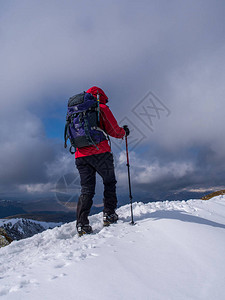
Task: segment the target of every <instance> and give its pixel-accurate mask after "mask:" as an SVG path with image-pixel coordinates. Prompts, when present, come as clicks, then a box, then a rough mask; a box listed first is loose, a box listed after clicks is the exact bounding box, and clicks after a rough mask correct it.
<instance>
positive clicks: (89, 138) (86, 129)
mask: <svg viewBox="0 0 225 300" xmlns="http://www.w3.org/2000/svg"><path fill="white" fill-rule="evenodd" d="M83 119H84V132H85V135H86V138H87V139H88V141H89V142H90V144H92V145H94V146H95V147H96V149H97V150H99V148H98V147H97V145H96V144H95V142H94V141H93V140H92V138H91V135H90V132H89V128H88V120H87V117H86V114H85V112H84V113H83Z"/></svg>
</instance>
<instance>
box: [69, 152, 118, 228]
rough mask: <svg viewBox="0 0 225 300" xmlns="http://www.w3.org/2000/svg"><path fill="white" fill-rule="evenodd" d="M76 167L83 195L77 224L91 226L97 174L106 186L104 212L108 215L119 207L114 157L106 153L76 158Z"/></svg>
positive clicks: (79, 202) (78, 209)
mask: <svg viewBox="0 0 225 300" xmlns="http://www.w3.org/2000/svg"><path fill="white" fill-rule="evenodd" d="M75 163H76V167H77V169H78V171H79V174H80V183H81V195H80V197H79V200H78V204H77V224H78V223H81V224H89V221H88V215H89V213H90V210H91V206H92V204H93V200H92V199H93V197H94V194H95V185H96V172H97V173H98V174H99V175H100V176H101V177H102V179H103V184H104V199H103V203H104V210H103V212H106V213H108V214H112V213H114V212H115V209H116V207H117V197H116V182H117V181H116V178H115V171H114V163H113V155H112V153H109V152H106V153H101V154H95V155H90V156H85V157H79V158H76V162H75Z"/></svg>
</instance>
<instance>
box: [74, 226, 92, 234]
mask: <svg viewBox="0 0 225 300" xmlns="http://www.w3.org/2000/svg"><path fill="white" fill-rule="evenodd" d="M77 232H78V235H79V236H82V235H84V234H91V233H92V232H93V230H92V227H91V226H90V225H89V224H86V225H82V224H81V223H79V224H78V225H77Z"/></svg>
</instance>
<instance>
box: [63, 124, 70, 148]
mask: <svg viewBox="0 0 225 300" xmlns="http://www.w3.org/2000/svg"><path fill="white" fill-rule="evenodd" d="M68 129H69V122H68V121H66V124H65V129H64V148H67V140H68V138H69V136H68Z"/></svg>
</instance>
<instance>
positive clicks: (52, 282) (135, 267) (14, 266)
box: [0, 196, 225, 300]
mask: <svg viewBox="0 0 225 300" xmlns="http://www.w3.org/2000/svg"><path fill="white" fill-rule="evenodd" d="M117 212H118V214H119V216H120V221H119V222H118V224H115V225H112V226H110V227H107V228H102V214H101V213H100V214H98V215H94V216H91V217H90V223H91V225H92V226H93V229H94V234H93V235H88V236H83V237H81V238H79V237H78V236H77V233H76V228H75V222H72V223H68V224H64V225H62V226H61V227H56V228H54V229H48V230H46V231H44V232H42V233H39V234H36V235H35V236H33V237H31V238H27V239H24V240H20V241H14V242H12V243H11V244H10V245H9V246H7V247H4V248H1V249H0V297H1V299H2V300H4V299H7V300H10V299H13V300H18V299H32V300H36V299H38V300H39V299H48V300H56V299H65V300H67V299H68V300H70V299H82V300H83V299H84V300H86V299H88V300H89V299H126V300H127V299H142V300H143V299H152V300H169V299H171V300H176V299H179V300H180V299H182V300H186V299H191V300H193V299H196V300H197V299H204V300H207V299H209V300H211V299H215V300H224V299H225V285H224V282H225V255H224V253H225V196H218V197H215V198H213V199H211V200H209V201H201V200H189V201H171V202H168V201H165V202H154V203H148V204H143V203H134V217H135V221H136V223H137V224H136V225H135V226H131V225H130V224H129V221H130V206H129V205H126V206H123V207H121V208H119V209H118V211H117Z"/></svg>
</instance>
